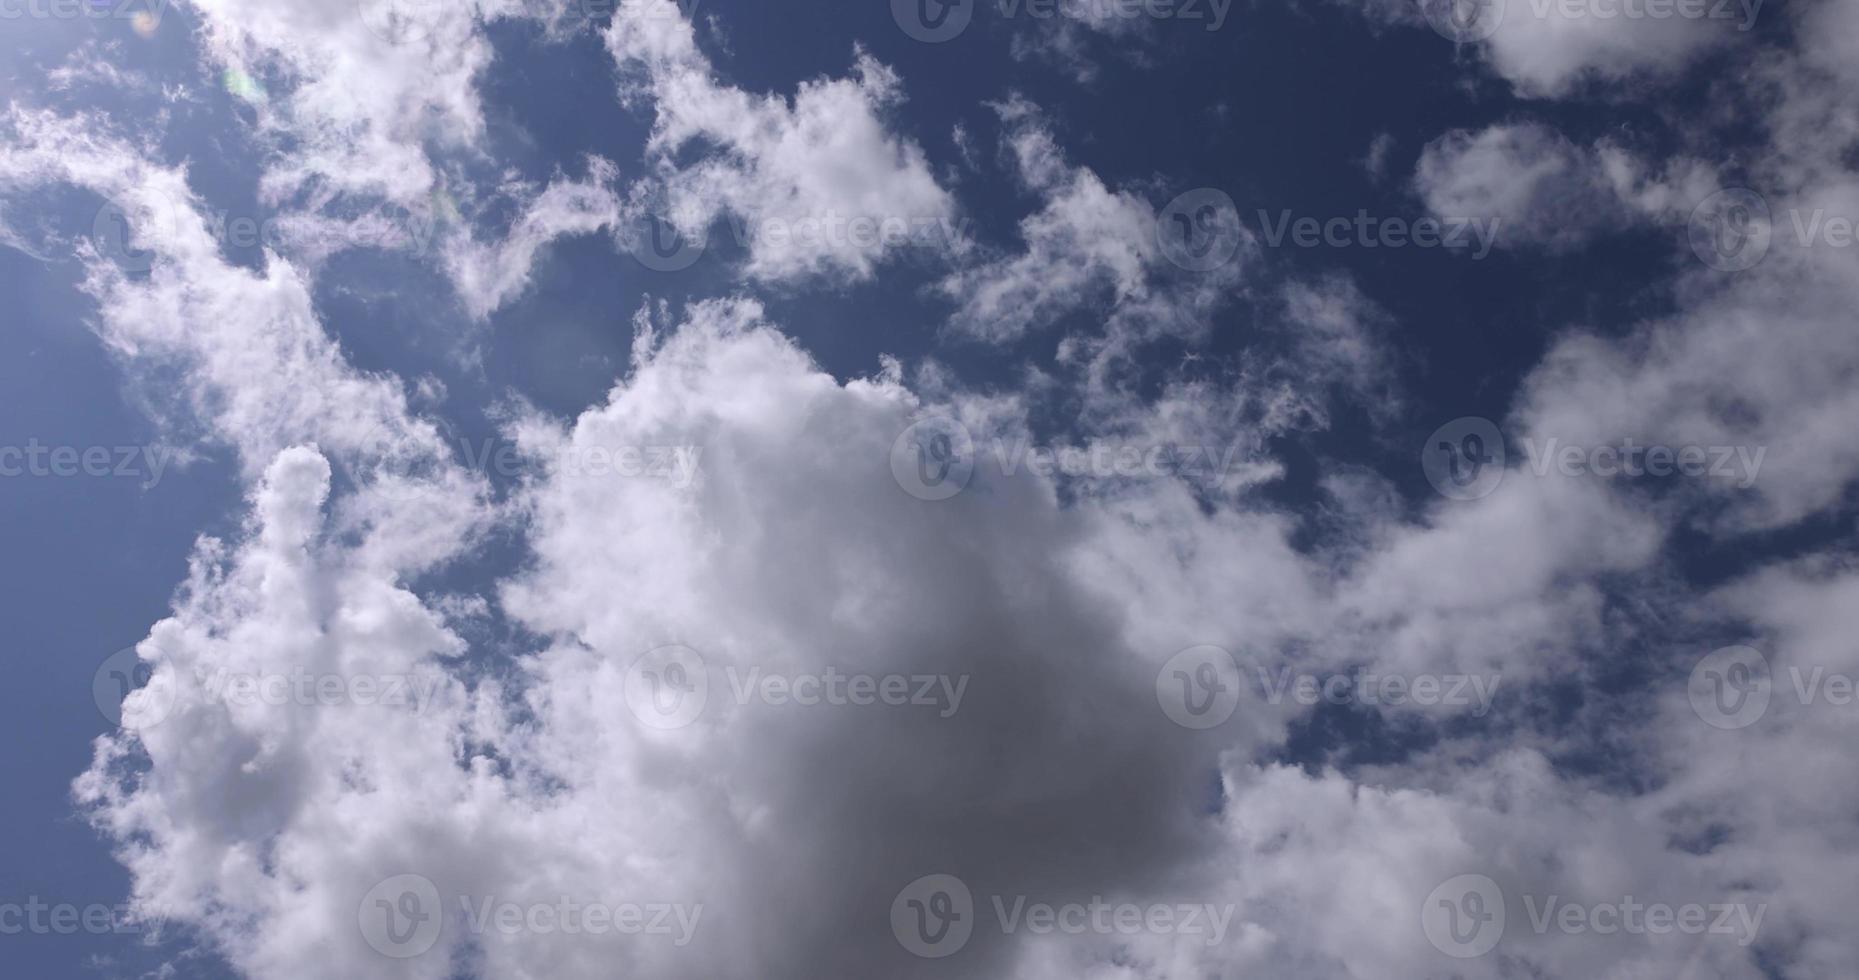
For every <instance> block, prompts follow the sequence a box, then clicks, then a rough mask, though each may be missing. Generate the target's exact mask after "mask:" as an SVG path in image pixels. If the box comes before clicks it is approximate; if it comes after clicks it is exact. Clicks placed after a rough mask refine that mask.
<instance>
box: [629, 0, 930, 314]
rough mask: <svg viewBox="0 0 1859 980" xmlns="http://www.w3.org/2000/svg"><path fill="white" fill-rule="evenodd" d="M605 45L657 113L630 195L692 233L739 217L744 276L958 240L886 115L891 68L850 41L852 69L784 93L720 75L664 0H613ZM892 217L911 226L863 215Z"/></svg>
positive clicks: (869, 259)
mask: <svg viewBox="0 0 1859 980" xmlns="http://www.w3.org/2000/svg"><path fill="white" fill-rule="evenodd" d="M607 47H608V49H609V50H610V51H611V52H612V54H613V57H614V60H615V61H616V62H617V64H618V65H619V69H620V72H621V76H622V92H623V94H625V95H626V96H628V97H629V98H640V97H645V96H649V97H650V100H651V103H652V105H653V106H654V108H655V110H656V113H657V116H656V123H655V125H654V127H653V130H652V137H651V141H650V147H649V152H650V154H651V157H652V160H653V165H654V170H653V172H652V174H651V176H650V177H649V178H648V179H647V182H646V183H645V184H643V185H642V186H640V187H638V188H637V189H636V191H635V194H636V197H637V200H638V203H639V204H640V206H641V207H642V208H643V209H644V211H646V212H649V213H654V214H657V215H658V216H659V217H662V218H663V219H665V220H667V221H669V222H671V223H672V224H674V225H676V226H677V227H678V229H679V230H680V231H681V232H682V233H683V234H684V235H686V236H688V237H690V238H692V239H697V238H701V237H702V236H704V235H705V234H706V233H707V231H708V229H709V227H710V225H711V223H712V222H714V221H716V220H717V219H719V218H722V217H725V216H727V217H729V218H732V219H733V220H735V221H737V222H739V223H740V224H741V227H743V228H744V229H745V231H746V236H745V237H747V239H748V240H747V247H748V250H749V259H748V264H747V266H746V268H745V269H744V272H745V273H746V274H747V275H748V276H750V277H751V278H754V279H758V280H763V281H771V282H784V281H792V280H796V279H801V278H806V277H813V276H837V277H844V278H848V279H853V280H860V279H866V278H869V277H870V276H871V275H872V274H873V272H874V271H875V270H876V269H877V267H878V266H879V265H881V264H882V263H884V262H886V261H889V260H890V259H892V258H893V257H894V256H896V255H898V254H900V253H902V252H906V251H909V250H910V249H911V248H912V247H917V248H922V249H925V250H927V251H928V252H929V253H930V254H932V255H939V256H941V257H946V256H947V255H949V254H952V253H959V252H960V251H962V250H964V249H965V248H966V247H967V240H966V237H965V236H964V235H963V234H961V228H960V226H959V225H958V223H957V222H956V208H955V201H954V199H953V198H952V197H951V196H950V195H949V193H948V192H947V191H945V190H944V189H943V188H942V187H941V186H940V185H939V184H938V183H937V181H936V178H935V176H934V174H933V173H932V172H931V170H930V167H929V163H928V161H927V160H926V158H925V157H924V154H923V150H922V149H921V147H919V146H918V145H917V144H916V143H915V142H914V141H913V140H910V139H908V138H907V137H902V136H898V135H896V134H894V133H892V132H891V130H890V128H889V126H888V123H887V120H886V118H885V117H886V114H887V112H888V110H890V109H891V108H892V107H894V106H896V105H897V104H899V103H900V102H901V101H902V100H903V87H902V83H901V81H900V80H899V78H898V76H897V73H896V72H894V71H892V70H891V69H889V68H887V67H885V66H884V65H882V64H880V63H879V62H878V61H877V60H876V59H874V58H873V57H871V56H870V55H869V54H867V53H865V52H864V51H863V50H856V51H854V53H853V60H854V74H853V76H852V77H850V78H838V79H827V78H821V79H815V80H812V81H807V82H802V83H801V85H800V87H799V90H798V91H797V92H796V93H795V94H794V96H793V98H791V99H789V98H787V97H784V96H781V95H761V96H758V95H752V94H750V93H748V92H744V91H742V90H741V89H738V88H735V87H732V86H729V85H727V84H724V83H722V82H719V81H718V80H717V79H716V77H715V75H716V72H715V69H714V68H713V67H712V66H711V64H710V60H709V59H708V58H707V57H706V56H705V55H704V54H703V53H702V52H701V51H699V50H698V48H697V41H696V36H695V32H694V30H693V28H692V26H691V24H690V22H689V21H688V20H686V19H684V17H683V15H682V14H681V13H680V11H679V10H678V8H677V7H676V6H675V5H674V4H673V3H671V2H670V0H625V2H623V3H622V4H621V5H620V7H619V9H618V10H617V11H616V12H615V14H614V18H613V23H612V25H611V26H610V27H609V28H608V31H607ZM693 147H696V148H699V149H698V151H697V154H696V156H697V158H696V159H695V160H690V159H687V158H689V157H690V156H692V155H693V149H692V148H693ZM898 222H902V223H904V225H905V226H906V227H907V228H908V229H909V231H910V234H908V235H906V236H904V237H902V238H901V239H900V238H898V237H897V236H895V235H893V234H891V233H889V232H877V231H868V230H865V229H864V227H863V226H864V225H865V224H866V223H872V224H875V225H885V224H886V223H889V224H890V225H896V223H898Z"/></svg>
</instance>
